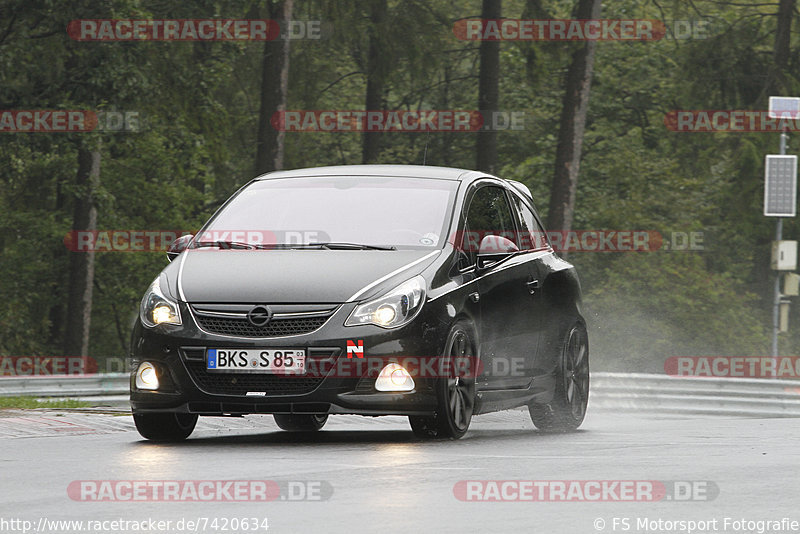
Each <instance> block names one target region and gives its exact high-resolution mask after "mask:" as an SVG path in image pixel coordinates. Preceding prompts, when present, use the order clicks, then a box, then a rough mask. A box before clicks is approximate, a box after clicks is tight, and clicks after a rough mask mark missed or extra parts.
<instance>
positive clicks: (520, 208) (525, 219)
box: [513, 195, 547, 250]
mask: <svg viewBox="0 0 800 534" xmlns="http://www.w3.org/2000/svg"><path fill="white" fill-rule="evenodd" d="M513 199H514V206H515V207H516V208H517V210H516V211H517V213H518V214H519V224H520V232H519V234H520V235H519V242H520V243H519V245H520V247H519V248H520V249H522V250H536V249H540V248H546V247H547V234H546V233H545V231H544V228H542V225H540V224H539V221H538V220H537V219H536V216H535V215H534V214H533V210H531V209H530V208H529V207H528V205H527V204H525V202H523V201H522V199H521V198H519V197H518V196H517V195H514V196H513Z"/></svg>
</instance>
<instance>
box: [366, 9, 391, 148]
mask: <svg viewBox="0 0 800 534" xmlns="http://www.w3.org/2000/svg"><path fill="white" fill-rule="evenodd" d="M388 9H389V8H388V5H387V3H386V0H370V2H369V19H370V22H371V24H370V30H369V31H370V34H369V50H368V51H367V94H366V102H365V105H366V110H367V111H377V110H382V109H383V92H384V86H385V79H386V72H387V63H388V61H387V58H385V57H382V56H383V54H381V48H382V46H381V45H382V39H383V35H382V30H383V28H384V26H385V24H386V18H387V14H388ZM380 143H381V132H364V134H363V136H362V147H361V161H362V163H375V162H377V161H378V156H379V155H380V151H381V144H380Z"/></svg>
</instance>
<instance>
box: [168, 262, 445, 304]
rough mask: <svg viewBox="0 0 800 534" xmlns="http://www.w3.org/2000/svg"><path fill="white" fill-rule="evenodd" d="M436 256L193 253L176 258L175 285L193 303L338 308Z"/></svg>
mask: <svg viewBox="0 0 800 534" xmlns="http://www.w3.org/2000/svg"><path fill="white" fill-rule="evenodd" d="M436 252H438V251H430V250H391V251H385V250H208V249H197V250H192V249H189V250H186V251H184V252H183V253H182V254H181V255H180V257H179V258H178V259H177V262H180V263H179V266H178V281H177V282H178V286H179V295H180V297H181V299H183V300H185V301H187V302H192V303H199V302H206V303H211V302H218V303H241V302H246V303H268V304H282V303H286V304H289V303H336V304H339V303H342V302H346V301H348V300H351V299H352V300H355V299H358V298H362V297H366V296H368V295H369V294H371V293H372V291H371V289H373V288H377V287H376V286H379V285H380V283H381V282H382V281H383V280H386V279H388V278H391V277H393V276H398V277H399V276H400V275H401V274H402V275H403V276H407V277H411V276H414V275H416V274H418V273H419V272H421V271H422V269H424V268H425V267H427V266H428V265H429V264H430V263H431V262H432V261H433V259H434V258H435V257H436V255H437V254H436ZM177 262H173V265H174V263H177Z"/></svg>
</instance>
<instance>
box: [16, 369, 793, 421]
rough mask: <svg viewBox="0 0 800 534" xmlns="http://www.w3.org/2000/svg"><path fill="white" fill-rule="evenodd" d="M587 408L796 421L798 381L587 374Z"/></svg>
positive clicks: (53, 392)
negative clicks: (589, 391)
mask: <svg viewBox="0 0 800 534" xmlns="http://www.w3.org/2000/svg"><path fill="white" fill-rule="evenodd" d="M129 376H130V375H128V374H127V373H109V374H96V375H73V376H25V377H0V397H7V396H18V395H24V396H35V397H93V396H104V397H106V398H107V397H108V396H118V398H119V399H118V400H120V402H121V404H125V402H126V398H127V394H128V384H129ZM589 406H590V409H592V410H602V411H617V412H637V413H657V414H700V415H702V414H707V415H736V416H749V417H800V380H774V379H761V378H695V377H692V378H684V377H671V376H666V375H653V374H641V373H592V376H591V393H590V397H589Z"/></svg>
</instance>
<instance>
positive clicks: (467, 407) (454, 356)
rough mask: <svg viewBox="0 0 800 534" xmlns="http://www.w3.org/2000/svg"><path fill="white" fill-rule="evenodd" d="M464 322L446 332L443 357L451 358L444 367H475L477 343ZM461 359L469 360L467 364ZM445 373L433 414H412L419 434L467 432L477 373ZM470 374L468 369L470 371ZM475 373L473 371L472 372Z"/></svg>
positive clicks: (458, 434)
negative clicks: (427, 415) (465, 374)
mask: <svg viewBox="0 0 800 534" xmlns="http://www.w3.org/2000/svg"><path fill="white" fill-rule="evenodd" d="M469 332H470V329H469V328H468V327H467V325H466V324H465V323H456V325H455V326H454V327H453V328H452V329H451V330H450V334H448V336H447V344H446V345H445V352H444V357H445V358H446V359H447V360H448V361H447V362H446V365H444V366H440V368H442V369H452V370H454V371H455V370H456V369H472V364H474V362H475V358H474V354H475V344H474V343H473V341H472V337H471V336H470V333H469ZM459 360H462V361H463V360H466V361H465V362H463V363H465V364H466V366H463V365H460V364H459V363H458V361H459ZM454 374H455V375H456V376H455V377H449V376H443V377H439V378H437V379H436V396H437V399H438V406H437V408H436V414H435V415H434V416H433V417H420V416H410V417H409V418H408V420H409V423H411V430H412V431H413V432H414V434H416V435H417V436H418V437H421V438H427V439H430V438H434V439H448V438H449V439H459V438H461V437H462V436H463V435H464V434H466V433H467V430H468V429H469V424H470V422H471V421H472V413H473V411H474V410H475V377H474V376H466V377H464V376H458V375H459V373H458V372H454ZM468 374H469V373H468ZM472 374H474V373H472Z"/></svg>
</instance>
